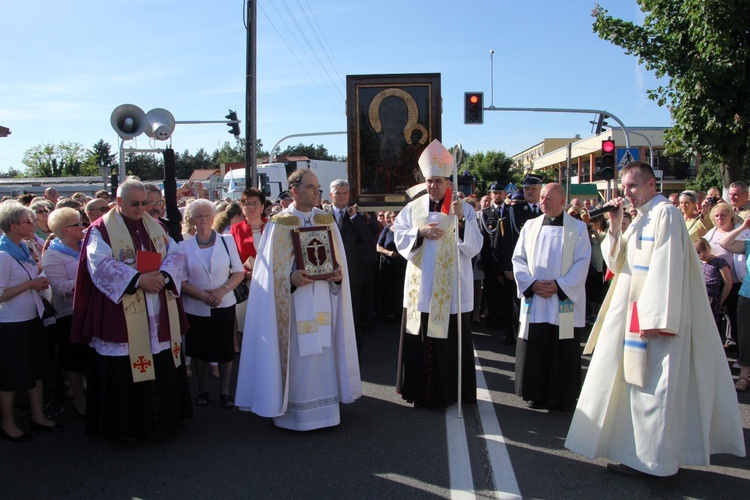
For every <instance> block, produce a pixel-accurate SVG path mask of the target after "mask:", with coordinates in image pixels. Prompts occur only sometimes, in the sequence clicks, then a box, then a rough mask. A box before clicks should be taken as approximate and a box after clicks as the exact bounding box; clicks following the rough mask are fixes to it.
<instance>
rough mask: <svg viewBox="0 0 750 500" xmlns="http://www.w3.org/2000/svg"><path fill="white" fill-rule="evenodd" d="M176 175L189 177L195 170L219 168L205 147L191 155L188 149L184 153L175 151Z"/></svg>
mask: <svg viewBox="0 0 750 500" xmlns="http://www.w3.org/2000/svg"><path fill="white" fill-rule="evenodd" d="M175 163H176V165H175V175H176V176H177V178H178V179H187V178H189V177H190V176H191V175H192V173H193V170H200V169H213V168H219V166H218V165H216V164H215V163H214V162H213V160H212V159H211V157H210V156H208V154H207V153H206V151H205V150H204V149H203V148H200V149H199V150H198V152H197V153H195V154H194V155H191V154H190V152H189V151H188V150H187V149H186V150H185V152H184V153H182V154H179V153H175Z"/></svg>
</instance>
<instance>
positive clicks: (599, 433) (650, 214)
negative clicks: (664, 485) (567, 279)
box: [565, 195, 745, 476]
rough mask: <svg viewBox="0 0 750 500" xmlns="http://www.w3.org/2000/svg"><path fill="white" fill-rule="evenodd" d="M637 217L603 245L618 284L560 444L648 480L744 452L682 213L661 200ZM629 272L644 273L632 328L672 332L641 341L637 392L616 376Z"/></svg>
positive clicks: (597, 327) (729, 379)
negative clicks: (643, 344)
mask: <svg viewBox="0 0 750 500" xmlns="http://www.w3.org/2000/svg"><path fill="white" fill-rule="evenodd" d="M638 211H639V214H638V216H637V217H636V219H635V220H634V221H633V223H632V224H631V225H630V227H629V228H628V230H627V231H626V232H625V233H624V234H619V233H618V237H617V238H615V237H613V236H612V235H611V234H609V233H608V235H607V237H606V238H605V240H604V241H603V242H602V254H603V255H604V258H605V260H606V262H607V265H608V266H609V267H610V269H612V271H613V272H614V273H615V274H616V278H615V280H616V281H615V282H613V284H612V285H611V289H610V291H609V293H608V295H607V298H606V299H605V303H604V305H603V306H602V309H601V311H600V312H599V317H598V319H597V323H596V324H595V325H594V329H593V330H592V334H591V336H592V339H591V340H590V343H592V342H596V341H597V340H596V339H597V335H598V342H597V343H596V350H595V351H594V354H593V358H592V360H591V365H590V366H589V369H588V373H587V375H586V380H585V382H584V385H583V389H582V391H581V395H580V397H579V400H578V406H577V407H576V410H575V413H574V415H573V421H572V423H571V426H570V430H569V432H568V437H567V439H566V441H565V446H566V448H569V449H570V450H572V451H574V452H576V453H579V454H581V455H583V456H586V457H588V458H592V459H593V458H596V457H608V458H610V459H612V460H615V461H618V462H620V463H623V464H625V465H627V466H629V467H632V468H634V469H637V470H639V471H642V472H646V473H648V474H653V475H656V476H669V475H672V474H675V473H676V472H677V470H678V468H679V467H680V466H681V465H708V464H710V455H711V454H715V453H731V454H733V455H738V456H744V454H745V445H744V437H743V433H742V423H741V420H740V414H739V408H738V405H737V394H736V393H735V390H734V386H733V384H732V377H731V374H730V372H729V367H728V365H727V361H726V355H725V354H724V351H723V349H722V346H721V340H720V337H719V333H718V332H717V330H716V324H715V323H714V320H713V316H712V314H711V309H710V306H709V303H708V298H707V296H706V291H705V283H704V281H703V272H702V270H701V266H700V263H699V261H698V257H697V253H696V252H695V250H694V249H693V244H692V241H691V240H690V237H689V236H688V232H687V229H686V227H685V223H684V221H683V217H682V214H681V213H680V212H679V210H678V209H677V208H676V207H674V206H672V205H671V204H670V203H669V201H668V200H667V199H666V198H664V197H663V196H661V195H657V196H656V197H655V198H653V199H652V200H650V201H649V202H647V203H646V204H644V205H643V206H642V207H641V208H640V209H639V210H638ZM647 252H650V258H644V255H647ZM634 272H635V273H644V272H645V273H646V277H645V281H644V285H643V289H642V293H641V295H640V297H639V298H638V308H637V309H638V318H639V322H640V330H646V329H659V330H661V331H663V332H666V333H672V334H674V336H660V337H658V338H655V339H649V340H648V347H647V355H646V371H645V384H644V387H637V386H634V385H630V384H627V383H626V382H625V381H624V379H623V351H624V337H625V331H626V329H627V328H628V325H629V319H630V315H631V311H632V301H631V300H630V293H631V292H630V288H631V282H632V278H633V274H634ZM599 332H600V333H599Z"/></svg>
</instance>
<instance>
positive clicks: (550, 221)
mask: <svg viewBox="0 0 750 500" xmlns="http://www.w3.org/2000/svg"><path fill="white" fill-rule="evenodd" d="M562 225H563V214H560V215H558V216H557V217H547V216H546V215H545V216H544V220H543V221H542V226H562Z"/></svg>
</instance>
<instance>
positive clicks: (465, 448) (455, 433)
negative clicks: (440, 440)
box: [445, 404, 476, 499]
mask: <svg viewBox="0 0 750 500" xmlns="http://www.w3.org/2000/svg"><path fill="white" fill-rule="evenodd" d="M457 412H458V407H457V406H456V405H455V404H453V405H450V406H449V407H448V408H446V409H445V432H446V437H447V440H448V470H449V476H450V478H449V479H450V494H451V498H454V499H469V498H471V499H474V498H476V495H475V493H474V479H473V478H472V476H471V460H470V459H469V444H468V442H467V441H466V429H465V428H464V419H463V418H458V417H457Z"/></svg>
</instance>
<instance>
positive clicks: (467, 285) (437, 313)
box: [393, 140, 482, 408]
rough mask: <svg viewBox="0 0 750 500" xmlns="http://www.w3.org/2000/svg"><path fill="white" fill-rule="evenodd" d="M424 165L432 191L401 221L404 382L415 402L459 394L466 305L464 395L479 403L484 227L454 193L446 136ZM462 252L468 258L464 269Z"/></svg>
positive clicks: (402, 388) (450, 399) (431, 403)
mask: <svg viewBox="0 0 750 500" xmlns="http://www.w3.org/2000/svg"><path fill="white" fill-rule="evenodd" d="M419 167H420V169H421V171H422V174H423V175H424V178H425V184H426V187H427V194H425V195H423V196H421V197H419V198H417V199H416V200H414V201H412V202H411V203H409V204H408V205H406V207H404V209H403V210H401V212H400V213H399V215H398V217H396V220H395V222H394V223H393V237H394V240H395V242H396V247H397V249H398V252H399V253H400V254H401V255H403V256H404V258H405V259H407V261H408V262H407V265H406V280H405V283H404V309H405V311H404V320H405V321H404V328H403V330H402V332H401V346H400V353H399V364H398V375H397V386H396V388H397V391H399V392H400V393H401V396H402V397H403V398H404V399H405V400H406V401H409V402H413V403H414V404H415V406H427V407H438V408H442V407H446V406H448V405H450V404H451V403H454V402H456V401H457V400H458V321H459V316H458V312H459V308H460V312H461V316H460V321H461V325H462V333H463V336H462V339H461V342H462V343H461V345H462V358H461V359H462V364H461V370H462V371H461V387H462V391H461V398H462V402H464V403H476V400H477V394H476V392H477V391H476V374H475V372H474V349H473V346H472V342H471V314H470V313H471V311H472V310H473V308H474V275H473V271H472V265H471V259H472V257H474V256H475V255H477V254H478V253H479V251H480V250H481V249H482V233H481V232H480V230H479V226H478V225H477V224H476V222H475V221H476V215H475V213H474V210H473V209H472V208H471V205H469V204H468V203H465V202H463V201H461V200H460V199H455V200H454V199H452V195H451V190H450V188H449V184H450V180H449V177H450V176H451V174H452V173H453V156H452V155H451V153H450V151H448V150H447V149H446V148H445V147H444V146H443V145H442V144H440V141H438V140H434V141H432V143H430V144H429V145H428V146H427V148H426V149H425V150H424V151H423V152H422V155H421V156H420V157H419ZM456 233H458V241H456ZM457 259H460V260H461V275H460V276H458V273H457V269H456V267H457V266H456V263H457V262H456V261H457ZM459 286H460V287H461V303H460V304H459V303H458V296H459V294H458V287H459Z"/></svg>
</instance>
